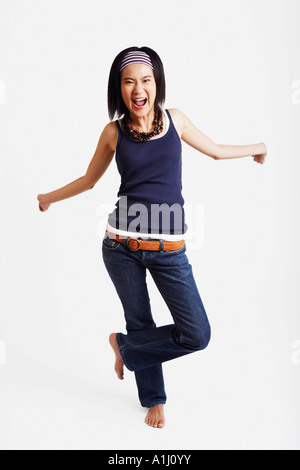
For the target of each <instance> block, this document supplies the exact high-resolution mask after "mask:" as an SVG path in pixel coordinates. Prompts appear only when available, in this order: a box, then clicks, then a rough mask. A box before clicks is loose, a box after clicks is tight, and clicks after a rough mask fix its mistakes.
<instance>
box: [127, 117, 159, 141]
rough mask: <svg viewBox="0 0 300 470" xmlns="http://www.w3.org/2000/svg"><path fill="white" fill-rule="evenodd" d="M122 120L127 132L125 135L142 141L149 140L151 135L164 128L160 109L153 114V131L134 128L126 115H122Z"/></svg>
mask: <svg viewBox="0 0 300 470" xmlns="http://www.w3.org/2000/svg"><path fill="white" fill-rule="evenodd" d="M124 122H125V125H124V127H125V130H126V132H127V135H128V136H129V137H130V138H131V139H133V140H135V141H137V142H144V141H146V140H150V139H151V137H154V136H155V135H158V134H160V133H161V132H162V131H163V129H164V126H163V119H162V111H161V110H160V111H159V112H158V113H155V114H154V120H153V123H154V131H152V132H139V131H137V130H135V129H134V128H133V126H132V125H131V123H130V120H129V119H128V117H127V116H124Z"/></svg>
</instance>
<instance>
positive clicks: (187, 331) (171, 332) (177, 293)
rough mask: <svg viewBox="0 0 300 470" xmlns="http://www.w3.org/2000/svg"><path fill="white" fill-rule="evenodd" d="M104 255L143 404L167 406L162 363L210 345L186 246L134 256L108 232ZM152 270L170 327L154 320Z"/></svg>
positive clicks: (125, 355)
mask: <svg viewBox="0 0 300 470" xmlns="http://www.w3.org/2000/svg"><path fill="white" fill-rule="evenodd" d="M144 239H145V238H144ZM102 256H103V261H104V264H105V266H106V269H107V271H108V274H109V276H110V278H111V280H112V282H113V284H114V286H115V288H116V291H117V294H118V296H119V298H120V301H121V304H122V307H123V310H124V316H125V322H126V332H127V334H123V333H117V343H118V347H119V351H120V354H121V357H122V359H123V362H124V364H125V366H126V367H127V368H128V369H129V370H130V371H133V372H134V374H135V379H136V384H137V388H138V396H139V400H140V403H141V405H142V406H145V407H147V408H151V407H153V406H155V405H158V404H164V403H166V399H167V396H166V392H165V385H164V377H163V370H162V363H163V362H166V361H169V360H171V359H175V358H177V357H180V356H183V355H185V354H189V353H191V352H194V351H198V350H201V349H204V348H205V347H206V346H207V345H208V343H209V340H210V324H209V321H208V318H207V315H206V311H205V308H204V306H203V303H202V300H201V297H200V294H199V292H198V289H197V286H196V282H195V279H194V276H193V271H192V266H191V264H190V263H189V260H188V257H187V255H186V244H185V245H184V246H183V247H182V248H179V249H178V250H174V251H150V250H138V251H131V250H130V248H129V247H128V246H127V245H126V244H123V243H122V242H120V241H117V240H114V239H112V238H110V237H109V236H108V234H107V233H105V235H104V238H103V240H102ZM147 269H148V271H149V272H150V274H151V276H152V278H153V280H154V282H155V284H156V286H157V288H158V290H159V292H160V293H161V295H162V297H163V299H164V300H165V302H166V304H167V307H168V309H169V311H170V313H171V315H172V319H173V323H170V324H169V325H164V326H159V327H157V326H156V324H155V322H154V320H153V317H152V311H151V305H150V298H149V293H148V288H147V283H146V273H147Z"/></svg>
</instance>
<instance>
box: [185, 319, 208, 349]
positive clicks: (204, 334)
mask: <svg viewBox="0 0 300 470" xmlns="http://www.w3.org/2000/svg"><path fill="white" fill-rule="evenodd" d="M210 338H211V329H210V326H209V325H207V327H206V328H205V330H201V331H199V332H194V334H193V335H192V336H191V337H189V338H187V339H186V341H185V344H186V345H187V346H188V347H189V348H191V349H194V350H195V351H200V350H201V349H205V348H207V346H208V344H209V342H210Z"/></svg>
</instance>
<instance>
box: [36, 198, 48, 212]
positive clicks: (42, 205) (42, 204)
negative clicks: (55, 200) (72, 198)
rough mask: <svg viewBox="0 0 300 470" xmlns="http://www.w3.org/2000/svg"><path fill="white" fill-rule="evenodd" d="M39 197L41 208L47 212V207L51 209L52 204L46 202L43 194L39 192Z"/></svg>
mask: <svg viewBox="0 0 300 470" xmlns="http://www.w3.org/2000/svg"><path fill="white" fill-rule="evenodd" d="M37 199H38V201H39V209H40V211H41V212H45V211H46V210H47V209H49V206H50V204H48V203H46V202H45V199H44V197H43V194H39V195H38V196H37Z"/></svg>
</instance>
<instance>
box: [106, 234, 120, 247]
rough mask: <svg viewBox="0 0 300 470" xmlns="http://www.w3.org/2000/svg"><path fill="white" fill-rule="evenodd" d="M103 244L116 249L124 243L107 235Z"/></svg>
mask: <svg viewBox="0 0 300 470" xmlns="http://www.w3.org/2000/svg"><path fill="white" fill-rule="evenodd" d="M102 245H103V246H104V247H105V248H108V249H111V250H115V249H117V248H119V247H120V246H121V245H122V243H121V242H119V241H118V240H114V239H113V238H110V237H109V236H108V235H105V237H104V238H103V240H102Z"/></svg>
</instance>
